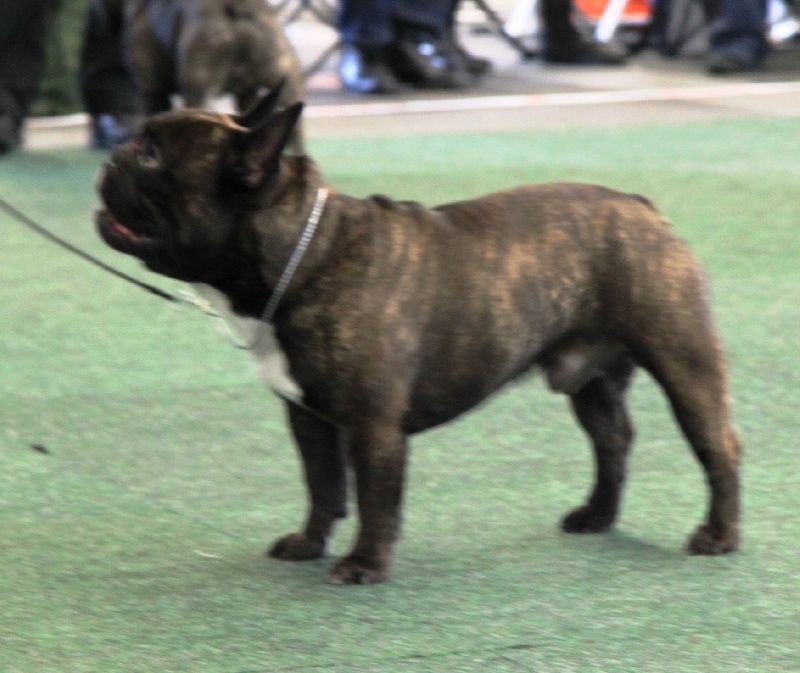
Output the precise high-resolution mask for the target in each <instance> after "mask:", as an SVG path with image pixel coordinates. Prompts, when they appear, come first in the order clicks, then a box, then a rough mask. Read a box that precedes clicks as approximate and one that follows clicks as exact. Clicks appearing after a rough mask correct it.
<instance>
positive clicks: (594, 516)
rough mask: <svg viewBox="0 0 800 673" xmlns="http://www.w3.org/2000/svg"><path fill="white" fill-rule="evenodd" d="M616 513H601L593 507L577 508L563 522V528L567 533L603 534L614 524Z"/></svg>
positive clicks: (583, 506)
mask: <svg viewBox="0 0 800 673" xmlns="http://www.w3.org/2000/svg"><path fill="white" fill-rule="evenodd" d="M615 519H616V514H615V513H614V512H608V511H601V510H599V509H598V508H597V507H594V506H592V505H581V506H580V507H576V508H575V509H573V510H572V511H571V512H570V513H569V514H567V515H566V516H565V517H564V518H563V519H562V520H561V528H562V529H563V530H564V531H565V532H567V533H602V532H604V531H607V530H608V529H609V528H611V526H612V525H613V523H614V520H615Z"/></svg>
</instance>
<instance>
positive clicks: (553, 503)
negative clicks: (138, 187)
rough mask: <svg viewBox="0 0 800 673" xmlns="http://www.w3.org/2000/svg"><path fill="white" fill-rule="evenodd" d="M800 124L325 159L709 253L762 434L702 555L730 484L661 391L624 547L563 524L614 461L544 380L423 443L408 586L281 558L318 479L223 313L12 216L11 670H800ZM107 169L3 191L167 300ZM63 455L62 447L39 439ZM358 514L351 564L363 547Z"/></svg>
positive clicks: (342, 174)
mask: <svg viewBox="0 0 800 673" xmlns="http://www.w3.org/2000/svg"><path fill="white" fill-rule="evenodd" d="M796 127H797V121H796V120H793V119H772V120H743V121H724V122H713V123H687V124H663V125H647V126H638V127H629V128H619V129H594V130H571V131H565V132H552V131H546V132H535V133H502V134H498V133H491V134H488V133H487V134H469V135H447V136H439V137H398V138H388V139H386V138H381V139H378V138H376V139H366V140H363V139H362V140H358V141H350V140H344V139H342V140H329V141H328V140H325V141H323V140H316V141H314V142H312V150H313V154H314V155H315V157H316V158H317V160H318V161H319V163H320V164H321V165H322V167H323V169H324V171H325V172H326V175H327V177H328V178H329V180H330V181H331V183H332V184H333V185H334V186H336V187H338V188H339V189H342V190H344V191H348V192H351V193H354V194H359V195H365V194H368V193H372V192H382V193H387V194H391V195H392V196H396V197H404V198H415V199H420V200H422V201H423V202H425V203H428V204H431V205H432V204H435V203H440V202H444V201H448V200H454V199H458V198H463V197H466V196H472V195H477V194H479V193H483V192H486V191H490V190H493V189H498V188H502V187H507V186H511V185H513V184H517V183H522V182H531V181H543V180H555V179H559V180H560V179H575V180H586V181H592V182H601V183H604V184H607V185H610V186H613V187H617V188H621V189H623V190H630V191H637V192H640V193H643V194H646V195H647V196H649V197H651V198H653V199H654V200H655V201H656V202H657V203H658V204H659V205H660V207H661V209H662V211H663V212H664V213H665V214H666V215H667V216H668V217H670V218H671V219H672V220H673V222H674V226H675V228H676V230H677V231H678V232H679V233H680V234H681V235H682V236H683V237H684V238H686V239H687V240H688V241H689V242H690V243H691V244H692V246H693V247H694V248H695V250H696V251H697V252H698V254H699V255H700V256H701V258H702V259H703V260H704V261H705V262H706V264H707V267H708V269H709V271H710V273H711V276H712V281H713V283H712V284H713V295H714V302H715V313H716V315H717V318H718V322H719V325H720V329H721V331H722V334H723V336H724V338H725V341H726V343H727V346H728V351H729V357H730V362H731V369H732V374H733V394H734V400H735V409H736V414H737V421H738V425H739V427H740V429H741V432H742V436H743V440H744V442H745V451H746V452H745V456H744V466H743V476H744V486H745V491H744V529H743V532H744V545H743V548H742V550H741V552H740V553H737V554H734V555H730V556H726V557H723V558H697V557H687V556H685V555H684V554H683V552H682V550H681V547H682V545H683V542H684V540H685V538H686V537H687V536H688V534H689V533H690V532H691V531H692V530H693V528H694V527H695V526H696V525H697V524H698V523H699V522H700V521H701V519H702V517H703V514H704V510H705V507H706V501H707V494H706V491H705V485H704V481H703V478H702V475H701V472H700V470H699V468H698V466H697V465H696V464H695V462H694V459H693V458H692V456H691V454H690V451H689V450H688V448H687V446H686V444H685V442H684V441H683V439H682V437H681V436H680V435H679V434H678V432H677V430H676V427H675V425H674V423H673V420H672V418H671V416H670V413H669V411H668V410H667V407H666V405H665V402H664V399H663V397H662V395H661V394H660V391H659V390H658V389H657V388H656V387H655V386H654V385H653V384H652V383H651V382H650V381H649V380H648V378H647V377H646V376H640V377H639V378H638V380H637V382H636V385H635V386H634V389H633V391H632V395H631V405H632V410H633V416H634V420H635V422H636V424H637V429H638V435H637V442H636V448H635V451H634V454H633V456H632V462H631V470H630V483H629V488H628V491H627V497H626V500H625V506H624V509H623V513H622V517H621V520H620V522H619V525H618V526H617V528H616V530H615V531H614V532H612V533H610V534H606V535H599V536H587V537H581V536H577V537H576V536H567V535H565V534H562V533H561V532H559V530H558V527H557V521H558V519H559V518H560V516H561V515H562V514H563V513H564V512H565V511H566V510H567V509H569V508H570V507H572V506H574V505H576V504H578V503H579V502H580V501H581V500H582V498H583V496H584V495H585V493H586V491H587V488H588V487H589V483H590V480H591V473H592V467H591V462H590V456H589V451H588V448H587V446H586V441H585V439H584V437H583V436H582V434H581V432H580V431H579V430H578V429H577V427H576V425H575V423H574V422H573V420H572V418H571V417H570V414H569V411H568V406H567V403H566V400H565V399H563V398H561V397H557V396H554V395H551V394H549V393H548V392H546V390H545V386H544V385H543V384H542V382H541V380H539V379H537V378H531V379H528V380H526V381H523V382H521V383H518V384H515V385H514V386H512V387H510V388H509V389H508V390H506V391H504V392H503V393H501V394H500V395H498V396H497V397H495V398H494V399H493V400H492V401H491V402H490V403H488V404H487V405H486V406H484V407H483V408H482V409H480V410H478V411H477V412H475V413H473V414H470V415H468V416H466V417H464V418H463V419H460V420H459V421H457V422H455V423H452V424H450V425H448V426H446V427H444V428H441V429H438V430H435V431H432V432H429V433H427V434H424V435H421V436H419V437H417V438H415V439H414V440H413V448H414V451H413V459H412V466H411V470H410V484H409V490H408V496H407V500H406V506H405V526H404V537H403V540H402V541H401V543H400V544H399V545H398V548H397V555H396V562H395V565H394V568H393V578H392V580H391V582H390V583H388V584H385V585H380V586H373V587H352V588H343V587H333V586H330V585H327V584H326V583H325V575H326V572H327V569H328V568H329V567H330V564H331V560H324V561H316V562H309V563H304V564H287V563H282V562H279V561H274V560H270V559H267V558H264V557H263V556H262V554H261V552H262V549H263V548H265V547H266V546H267V544H268V543H269V542H270V541H271V540H272V539H274V538H275V537H277V536H278V535H280V534H282V533H285V532H287V531H289V530H292V529H293V528H295V527H296V526H297V525H298V523H299V522H300V521H301V519H302V517H303V514H304V511H305V503H304V497H305V496H304V489H303V486H302V484H301V482H300V477H299V474H300V471H299V466H298V463H297V460H296V458H295V456H294V452H293V449H292V446H291V442H290V439H289V436H288V434H287V431H286V428H285V424H284V419H283V410H282V408H281V404H280V403H279V402H278V401H277V400H276V399H275V398H274V397H273V396H272V395H271V394H270V393H268V392H267V391H266V390H264V389H263V388H262V386H261V384H260V383H259V382H258V380H257V379H256V377H255V375H254V372H253V369H252V367H251V365H250V363H249V362H248V361H247V359H246V355H245V354H243V353H241V352H239V351H236V350H235V349H232V348H230V347H229V346H228V345H227V344H226V342H225V341H224V340H222V339H221V338H220V337H219V336H218V335H217V334H216V333H215V332H214V329H213V327H212V326H211V325H210V324H209V322H208V321H207V319H206V318H205V317H203V316H202V315H200V314H198V313H195V312H193V311H191V310H183V311H176V310H174V309H173V308H171V307H170V306H169V305H167V303H166V302H161V301H159V300H158V299H155V298H153V297H151V296H149V295H147V294H145V293H143V292H141V291H140V290H138V289H136V288H134V287H132V286H129V285H127V284H125V283H123V282H121V281H119V280H117V279H115V278H113V277H111V276H109V275H107V274H105V273H103V272H102V271H99V270H97V269H95V268H93V267H91V266H89V265H88V264H86V263H85V262H84V261H82V260H80V259H77V258H75V257H73V256H71V255H69V254H68V253H66V252H63V251H61V250H59V249H58V248H56V247H55V246H53V245H52V244H51V243H49V242H47V241H45V240H43V239H41V238H39V237H37V236H36V235H34V234H33V233H31V232H29V231H28V230H26V229H25V228H23V227H22V226H21V225H19V224H18V223H16V222H15V221H13V220H12V219H11V218H9V217H7V216H6V215H4V214H0V466H1V469H0V562H1V564H0V671H2V672H3V673H6V672H9V673H66V672H69V673H82V672H84V671H85V672H92V673H95V672H98V671H102V672H103V673H118V672H119V673H121V672H126V673H128V672H140V671H146V672H148V673H156V672H158V673H162V672H167V671H203V672H204V673H207V672H210V673H282V672H284V671H326V672H327V671H332V672H337V673H338V672H340V673H354V672H360V671H380V672H387V673H394V672H398V673H399V672H401V671H402V672H409V671H411V672H427V671H431V672H440V671H441V672H450V671H464V672H472V671H475V672H478V671H481V672H483V671H520V672H523V671H524V672H530V671H536V672H537V673H542V672H544V673H549V672H553V673H556V672H558V673H561V672H564V673H567V672H580V673H584V672H598V673H630V672H639V673H646V672H653V673H664V672H668V673H672V672H675V673H693V672H697V673H701V672H702V673H709V672H717V671H719V672H723V671H725V672H726V673H727V672H728V671H736V672H737V673H741V672H745V671H751V672H757V673H766V672H770V671H782V672H790V671H791V672H796V671H800V645H798V632H800V517H799V516H798V512H800V453H799V452H798V435H800V421H799V420H798V413H797V411H798V410H797V400H798V392H797V391H798V389H800V355H798V350H799V349H798V327H799V326H800V261H799V260H800V197H799V196H798V194H799V192H798V184H800V134H798V133H797V128H796ZM102 158H103V157H102V155H101V154H97V153H90V152H89V151H83V150H61V151H38V152H23V153H17V154H14V155H11V156H9V157H5V158H3V159H2V160H0V196H2V197H4V198H6V199H8V200H10V201H11V202H13V203H14V204H15V205H16V206H18V207H19V208H21V209H23V210H24V211H25V212H27V213H28V214H29V215H30V216H32V217H34V218H35V219H37V220H39V221H41V222H42V223H44V224H46V225H48V226H49V227H51V228H52V229H53V230H54V231H56V232H57V233H59V234H60V235H62V236H64V237H66V238H68V239H69V240H71V241H72V242H73V243H76V244H78V245H80V246H83V247H85V248H86V249H87V250H89V251H90V252H93V253H95V254H98V255H100V256H102V258H103V259H105V260H107V261H110V262H112V263H113V264H115V265H118V266H119V267H120V268H122V269H124V270H126V271H129V272H134V273H136V274H139V275H141V276H142V277H147V279H148V280H150V281H156V282H157V283H158V284H160V285H162V286H164V287H168V288H171V289H174V288H176V287H177V286H176V284H175V283H173V282H171V281H168V280H167V279H161V278H157V277H154V276H152V275H149V274H147V272H145V271H144V270H140V268H139V266H138V263H137V262H136V261H135V260H132V259H130V258H127V257H124V256H122V255H118V254H116V253H114V252H113V251H111V250H110V249H107V248H105V247H104V245H103V244H102V243H101V242H100V241H99V239H98V238H97V237H96V235H95V234H94V232H93V228H92V226H91V224H90V219H91V210H92V209H93V208H94V207H95V205H96V198H95V196H94V191H93V181H94V175H95V173H96V170H97V168H98V165H99V163H100V161H101V159H102ZM33 445H38V446H39V447H43V448H44V449H45V450H46V451H47V453H44V452H42V451H41V450H36V449H35V448H33ZM352 533H353V522H352V520H348V522H346V523H345V524H344V525H343V526H342V528H341V529H340V531H339V535H338V536H337V539H336V542H335V548H334V553H335V554H341V553H342V552H344V551H346V549H347V546H348V543H349V541H350V539H351V536H352Z"/></svg>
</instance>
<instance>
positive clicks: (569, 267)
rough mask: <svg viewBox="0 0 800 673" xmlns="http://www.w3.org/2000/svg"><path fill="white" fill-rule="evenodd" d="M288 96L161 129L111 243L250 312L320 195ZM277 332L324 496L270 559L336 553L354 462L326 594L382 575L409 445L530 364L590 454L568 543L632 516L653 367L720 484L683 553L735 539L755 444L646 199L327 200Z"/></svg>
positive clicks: (611, 194) (522, 194)
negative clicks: (294, 150) (636, 401)
mask: <svg viewBox="0 0 800 673" xmlns="http://www.w3.org/2000/svg"><path fill="white" fill-rule="evenodd" d="M273 103H274V100H272V101H269V100H268V101H265V102H264V104H263V105H262V106H261V108H260V109H259V110H256V111H255V112H254V113H253V114H251V115H249V116H247V117H242V118H229V117H225V116H221V115H209V114H203V113H197V112H190V111H185V112H177V113H167V114H164V115H161V116H157V117H155V118H153V119H152V120H151V121H149V122H148V123H147V125H146V127H145V129H144V131H143V133H142V135H140V136H139V137H138V138H137V139H135V140H134V141H133V142H132V143H130V144H128V145H127V146H125V147H122V148H121V149H119V150H117V151H116V152H115V153H114V155H113V156H112V158H111V160H110V162H109V164H108V165H107V167H106V170H105V175H104V177H103V179H102V181H101V185H100V192H101V195H102V198H103V200H104V201H105V204H106V209H105V210H103V211H101V212H100V213H99V214H98V217H97V221H98V226H99V229H100V232H101V234H102V235H103V237H104V238H105V240H106V241H107V242H108V243H109V244H110V245H111V246H113V247H115V248H117V249H118V250H121V251H123V252H126V253H130V254H133V255H136V256H138V257H140V258H141V259H142V260H143V261H144V262H145V264H146V265H147V266H148V267H149V268H151V269H152V270H154V271H157V272H159V273H163V274H167V275H169V276H173V277H176V278H180V279H183V280H186V281H189V282H193V283H201V284H204V286H211V287H212V288H214V289H215V291H216V292H218V293H221V294H220V296H224V297H226V298H227V300H228V302H229V304H230V307H231V308H232V310H233V312H235V314H237V315H239V316H240V317H241V316H248V317H250V318H253V319H255V318H258V317H259V316H260V314H261V312H262V310H263V309H264V306H265V304H266V302H267V300H268V298H269V297H270V295H271V293H272V291H273V289H274V287H275V284H276V281H277V279H278V277H279V275H280V274H281V272H282V270H283V269H284V267H285V265H286V261H287V259H288V258H289V257H290V255H291V253H292V251H293V249H294V248H295V245H296V244H297V241H298V238H299V237H300V233H301V231H302V229H303V227H304V225H305V222H306V220H307V218H308V214H309V212H310V210H311V207H312V203H313V202H314V200H315V197H316V194H317V193H318V188H319V187H320V186H321V185H323V183H324V181H323V178H322V177H321V175H320V173H319V172H318V169H317V167H316V165H315V164H314V163H313V162H312V161H311V160H310V159H309V158H307V157H283V158H281V157H280V153H281V148H282V147H283V145H284V143H285V141H286V137H287V136H288V134H289V133H290V132H291V129H292V125H293V123H294V121H295V120H296V118H297V116H298V115H299V106H295V107H292V108H289V109H288V110H284V111H281V112H273V111H272V109H271V106H272V104H273ZM273 324H274V331H275V335H276V337H277V343H278V345H279V347H280V349H281V350H282V352H283V354H284V355H285V358H286V362H288V368H289V374H290V375H291V377H292V379H293V381H294V382H295V383H296V384H297V386H298V388H299V391H300V394H299V397H298V398H297V399H296V400H295V401H289V402H287V407H288V416H289V423H290V425H291V428H292V431H293V433H294V436H295V438H296V441H297V444H298V446H299V449H300V454H301V456H302V459H303V463H304V466H305V471H306V480H307V485H308V488H309V493H310V501H311V503H310V512H309V516H308V519H307V522H306V524H305V526H304V527H303V528H302V530H300V531H299V532H296V533H292V534H289V535H287V536H285V537H283V538H281V539H279V540H278V541H277V542H276V543H275V545H274V546H273V547H272V549H271V551H270V553H271V555H272V556H274V557H277V558H282V559H289V560H299V559H308V558H316V557H319V556H321V555H323V554H324V552H325V549H326V544H327V542H328V540H329V538H330V536H331V534H332V532H333V528H334V524H335V522H336V520H337V519H338V518H340V517H342V516H344V515H345V500H346V470H347V465H348V463H349V464H350V466H351V467H352V470H353V472H354V474H355V488H356V494H357V506H358V512H359V516H360V529H359V532H358V537H357V540H356V543H355V546H354V548H353V549H352V551H351V552H350V553H349V554H348V555H347V556H345V557H344V558H343V559H341V560H340V561H339V562H338V563H337V564H336V565H335V567H334V569H333V571H332V575H331V579H332V581H333V582H336V583H344V584H350V583H366V582H377V581H381V580H383V579H385V578H386V577H387V574H388V569H389V565H390V559H391V553H392V546H393V544H394V542H395V540H396V538H397V536H398V531H399V526H400V505H401V499H402V493H403V483H404V474H405V466H406V452H407V437H408V435H409V434H411V433H414V432H419V431H422V430H425V429H426V428H430V427H432V426H435V425H437V424H440V423H444V422H446V421H448V420H450V419H452V418H454V417H455V416H457V415H458V414H460V413H462V412H464V411H466V410H468V409H470V408H471V407H473V406H475V405H476V404H478V403H479V402H481V401H482V400H484V399H485V398H486V397H487V396H488V395H490V394H491V393H493V392H494V391H496V390H498V389H499V388H500V387H502V386H503V385H504V384H505V383H507V382H509V381H511V380H512V379H514V378H515V377H517V376H518V375H520V374H522V373H523V372H526V371H528V370H529V369H530V368H531V367H532V366H538V367H540V368H541V369H542V370H543V371H544V373H545V375H546V377H547V381H548V383H549V385H550V386H551V387H552V388H553V389H554V390H556V391H560V392H563V393H566V394H567V395H569V396H570V399H571V402H572V406H573V409H574V412H575V415H576V416H577V419H578V421H579V422H580V424H581V425H582V426H583V428H584V429H585V430H586V432H587V433H588V435H589V437H590V439H591V441H592V444H593V447H594V453H595V458H596V467H597V479H596V483H595V486H594V489H593V491H592V492H591V494H590V495H589V497H588V500H587V502H586V503H585V504H584V505H582V506H580V507H578V508H577V509H575V510H573V511H572V512H570V513H569V514H568V515H567V516H566V518H565V519H564V520H563V527H564V529H565V530H567V531H569V532H596V531H602V530H606V529H607V528H608V527H609V526H611V525H612V523H613V522H614V520H615V519H616V517H617V513H618V508H619V503H620V496H621V491H622V487H623V482H624V478H625V463H626V458H627V455H628V451H629V447H630V444H631V441H632V437H633V430H632V427H631V423H630V420H629V418H628V413H627V411H626V406H625V394H626V390H627V388H628V384H629V382H630V380H631V376H632V374H633V371H634V369H635V368H636V367H637V366H640V367H642V368H644V369H646V370H647V371H648V372H649V373H650V374H652V376H653V377H654V378H655V380H656V381H657V382H658V383H659V384H660V385H661V387H662V388H663V390H664V392H665V393H666V395H667V397H668V398H669V401H670V403H671V405H672V408H673V410H674V413H675V416H676V418H677V420H678V423H679V424H680V427H681V429H682V430H683V432H684V434H685V436H686V438H687V440H688V442H689V444H690V445H691V447H692V448H693V449H694V452H695V454H696V456H697V458H698V460H699V462H700V464H701V465H702V467H703V469H704V470H705V472H706V476H707V478H708V483H709V486H710V493H711V497H710V507H709V512H708V518H707V520H706V521H705V522H704V523H703V524H702V525H701V526H700V527H699V528H698V529H697V531H696V532H695V533H694V534H693V535H692V537H691V538H690V540H689V543H688V548H689V551H691V552H693V553H700V554H717V553H723V552H728V551H731V550H733V549H735V548H736V547H737V545H738V542H739V530H738V520H739V490H738V465H739V455H740V444H739V440H738V438H737V435H736V432H735V431H734V429H733V427H732V425H731V410H730V400H729V396H728V383H727V374H726V365H725V359H724V355H723V350H722V346H721V344H720V341H719V338H718V336H717V334H716V331H715V329H714V326H713V323H712V318H711V314H710V310H709V304H708V298H707V292H706V282H705V278H704V272H703V270H702V268H701V266H700V265H699V263H698V261H697V260H696V258H695V257H694V255H692V253H691V252H690V251H689V249H688V248H687V246H686V245H685V244H684V243H683V242H682V241H681V240H680V239H679V238H678V237H677V236H676V235H675V234H674V233H673V231H672V230H671V229H670V226H669V224H668V222H667V221H666V220H665V219H664V218H663V217H662V216H661V215H659V214H658V212H657V211H656V210H655V208H654V207H653V206H652V205H651V203H650V202H649V201H647V200H646V199H644V198H642V197H639V196H634V195H629V194H623V193H620V192H617V191H614V190H612V189H607V188H605V187H599V186H593V185H585V184H572V183H555V184H541V185H528V186H523V187H517V188H515V189H509V190H506V191H503V192H498V193H495V194H490V195H488V196H484V197H480V198H476V199H470V200H467V201H460V202H456V203H450V204H447V205H443V206H439V207H437V208H433V209H429V208H426V207H424V206H422V205H420V204H418V203H412V202H397V201H394V200H391V199H389V198H386V197H377V196H375V197H370V198H367V199H357V198H353V197H350V196H346V195H344V194H339V193H335V192H334V193H332V194H331V195H330V197H329V199H328V202H327V205H326V207H325V209H324V212H323V215H322V218H321V221H320V223H319V229H318V232H317V234H316V236H315V237H314V238H313V240H312V242H311V245H310V247H309V249H308V252H307V254H306V257H305V258H304V260H303V262H302V263H301V265H300V267H299V269H298V271H297V274H296V275H295V276H294V278H293V279H292V282H291V284H290V286H289V289H288V291H287V293H286V295H285V296H284V297H283V299H282V300H281V303H280V305H279V307H278V310H277V313H276V314H275V317H274V320H273Z"/></svg>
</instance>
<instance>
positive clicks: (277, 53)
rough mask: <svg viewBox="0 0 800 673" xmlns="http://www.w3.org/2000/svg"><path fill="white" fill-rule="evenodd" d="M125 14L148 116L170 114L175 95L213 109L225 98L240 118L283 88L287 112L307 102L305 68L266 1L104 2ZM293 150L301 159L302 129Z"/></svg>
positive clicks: (126, 43) (128, 49) (126, 37)
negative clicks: (263, 96) (230, 97)
mask: <svg viewBox="0 0 800 673" xmlns="http://www.w3.org/2000/svg"><path fill="white" fill-rule="evenodd" d="M101 1H102V2H103V3H104V4H105V5H106V11H107V13H109V14H113V12H114V11H116V12H119V11H121V10H123V9H124V18H123V22H122V24H123V48H124V51H125V55H126V58H127V60H128V62H129V64H130V67H131V70H132V71H133V74H134V77H135V79H136V83H137V86H138V88H139V90H140V92H141V95H142V103H143V107H144V111H145V112H146V113H147V114H153V113H156V112H162V111H165V110H169V109H170V107H171V96H172V94H175V93H178V94H180V95H181V96H182V98H183V101H184V103H185V104H186V106H188V107H196V108H203V109H209V107H210V105H211V103H212V101H213V100H214V99H215V98H217V97H219V96H221V95H222V94H224V93H230V94H233V96H234V97H235V98H236V101H237V104H238V107H239V109H240V110H246V109H248V108H250V107H252V106H253V104H254V103H255V102H256V100H257V99H258V97H259V96H260V95H261V94H262V93H263V90H265V89H272V88H273V87H275V86H277V85H278V84H279V83H280V82H281V80H284V79H285V80H286V81H287V83H286V85H285V86H284V87H283V89H282V91H283V93H282V96H281V99H280V101H279V102H280V104H281V105H282V106H286V105H289V104H291V103H296V102H298V101H302V100H304V99H305V85H304V75H303V68H302V65H301V63H300V59H299V57H298V55H297V52H296V51H295V50H294V47H292V45H291V43H290V42H289V40H288V39H287V37H286V35H285V33H284V31H283V28H282V26H281V25H280V22H279V20H278V18H277V16H276V15H275V12H274V11H273V10H272V9H271V8H270V7H269V5H268V3H267V2H265V0H101ZM291 149H292V150H293V151H294V152H296V153H298V154H302V153H303V137H302V133H301V131H300V127H299V125H298V127H297V128H296V129H295V131H294V133H293V137H292V143H291Z"/></svg>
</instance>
